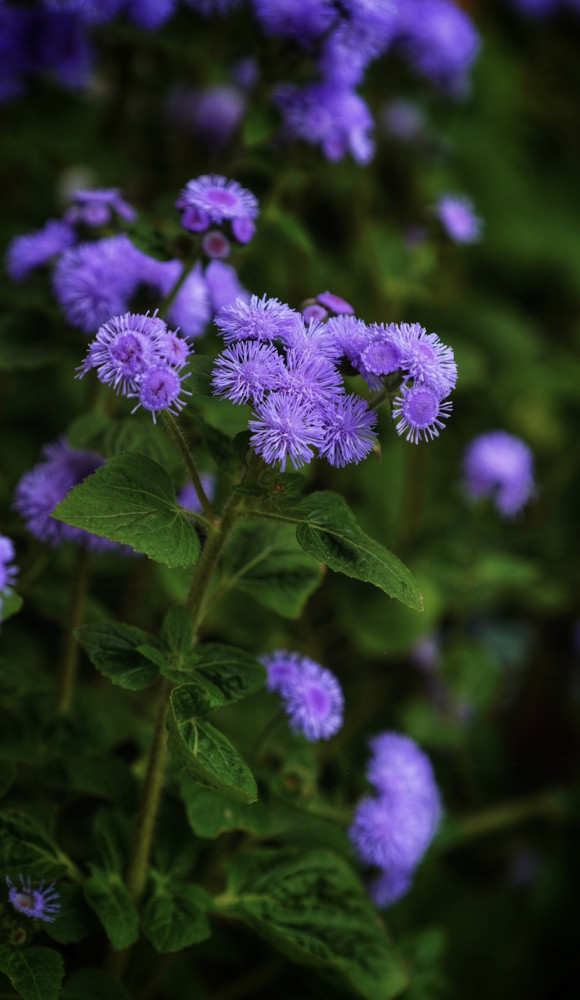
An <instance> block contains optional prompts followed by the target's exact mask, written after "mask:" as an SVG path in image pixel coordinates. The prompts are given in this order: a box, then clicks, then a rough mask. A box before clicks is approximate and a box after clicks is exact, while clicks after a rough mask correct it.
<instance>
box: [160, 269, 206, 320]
mask: <svg viewBox="0 0 580 1000" xmlns="http://www.w3.org/2000/svg"><path fill="white" fill-rule="evenodd" d="M196 264H197V260H192V261H190V263H189V264H184V265H183V269H182V271H181V274H180V275H179V278H178V279H177V281H176V282H175V284H174V286H173V288H172V289H170V291H169V292H168V293H167V295H166V296H165V298H164V299H163V302H162V303H161V305H160V306H159V312H158V315H159V316H160V317H161V319H165V318H166V316H167V313H168V312H169V310H170V309H171V306H172V305H173V303H174V302H175V299H176V298H177V295H178V293H179V291H180V290H181V288H182V287H183V285H184V284H185V281H186V279H187V278H188V277H189V275H190V274H191V272H192V271H193V268H194V267H195V265H196Z"/></svg>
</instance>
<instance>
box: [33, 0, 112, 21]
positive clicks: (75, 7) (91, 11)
mask: <svg viewBox="0 0 580 1000" xmlns="http://www.w3.org/2000/svg"><path fill="white" fill-rule="evenodd" d="M43 3H44V6H45V7H48V9H49V10H53V11H62V12H68V13H70V14H75V15H76V16H77V17H79V18H80V19H81V20H82V21H86V22H87V23H88V24H104V23H105V22H106V21H110V20H112V18H114V17H116V15H117V14H118V13H119V12H120V10H121V7H122V6H123V4H124V0H43Z"/></svg>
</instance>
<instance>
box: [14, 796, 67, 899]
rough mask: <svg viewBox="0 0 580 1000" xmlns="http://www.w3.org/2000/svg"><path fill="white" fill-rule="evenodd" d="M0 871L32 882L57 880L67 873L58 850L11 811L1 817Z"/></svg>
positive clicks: (39, 829) (33, 825)
mask: <svg viewBox="0 0 580 1000" xmlns="http://www.w3.org/2000/svg"><path fill="white" fill-rule="evenodd" d="M0 868H1V870H2V871H3V872H4V873H5V874H6V875H9V876H10V877H11V878H15V877H16V876H18V875H19V874H20V873H21V872H22V873H23V874H26V875H30V878H31V879H32V880H33V881H39V880H40V879H46V880H51V879H58V878H60V877H61V876H62V875H64V873H65V872H66V864H64V863H63V861H61V855H60V852H59V850H58V847H57V846H56V844H54V843H53V842H52V840H51V839H50V837H49V836H48V834H47V833H45V831H44V830H43V828H42V827H41V826H40V825H39V824H38V823H37V822H36V821H35V820H33V819H31V817H30V816H27V815H26V814H25V813H19V812H16V811H12V810H11V811H10V812H2V813H0Z"/></svg>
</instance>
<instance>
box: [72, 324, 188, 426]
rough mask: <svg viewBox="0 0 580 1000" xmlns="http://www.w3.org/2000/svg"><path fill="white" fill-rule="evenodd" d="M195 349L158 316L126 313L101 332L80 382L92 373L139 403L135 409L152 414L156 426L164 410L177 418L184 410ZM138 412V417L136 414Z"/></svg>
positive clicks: (81, 370) (82, 368) (82, 367)
mask: <svg viewBox="0 0 580 1000" xmlns="http://www.w3.org/2000/svg"><path fill="white" fill-rule="evenodd" d="M192 351H193V348H192V347H191V346H190V345H189V344H188V343H187V341H186V340H184V338H183V337H180V336H179V334H178V333H177V331H175V330H169V329H168V327H167V323H165V322H164V321H163V320H162V319H161V318H160V317H159V316H157V315H153V316H149V315H148V314H147V315H140V314H138V313H137V314H135V313H125V314H124V315H123V316H113V317H112V318H111V319H110V320H108V322H107V323H103V325H102V326H101V327H100V328H99V331H98V333H97V336H96V338H95V340H93V341H92V342H91V344H90V346H89V351H88V354H87V356H86V358H85V360H84V362H83V364H82V365H80V367H79V369H78V370H79V374H78V376H77V378H82V377H83V375H86V374H87V372H88V371H90V370H91V368H95V369H96V371H97V376H98V378H99V380H100V381H101V382H103V384H104V385H110V386H112V387H113V388H114V389H115V391H116V392H117V393H121V395H123V396H127V397H128V398H129V399H137V400H138V403H137V406H136V407H135V410H137V409H138V408H139V407H140V406H142V407H144V409H146V410H149V411H150V413H151V414H152V416H153V421H154V422H155V419H156V415H157V413H159V412H160V411H161V410H168V411H169V413H177V412H179V410H181V409H182V408H183V407H184V405H185V400H183V399H182V398H181V395H182V393H183V395H186V396H189V395H191V393H188V392H186V391H185V390H184V389H183V387H182V384H181V383H182V381H183V378H184V373H183V369H184V367H185V365H186V364H187V360H188V358H189V355H190V354H191V353H192ZM135 410H133V412H135Z"/></svg>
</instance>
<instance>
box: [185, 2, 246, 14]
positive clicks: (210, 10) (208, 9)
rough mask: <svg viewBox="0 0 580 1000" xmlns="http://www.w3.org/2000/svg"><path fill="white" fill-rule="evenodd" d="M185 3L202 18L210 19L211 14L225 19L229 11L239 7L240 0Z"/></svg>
mask: <svg viewBox="0 0 580 1000" xmlns="http://www.w3.org/2000/svg"><path fill="white" fill-rule="evenodd" d="M185 2H186V3H187V4H188V6H189V7H193V9H194V10H196V11H198V13H199V14H203V15H204V17H211V16H212V14H217V15H219V16H220V17H225V15H226V14H229V12H230V10H233V9H234V7H239V5H240V0H185Z"/></svg>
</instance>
